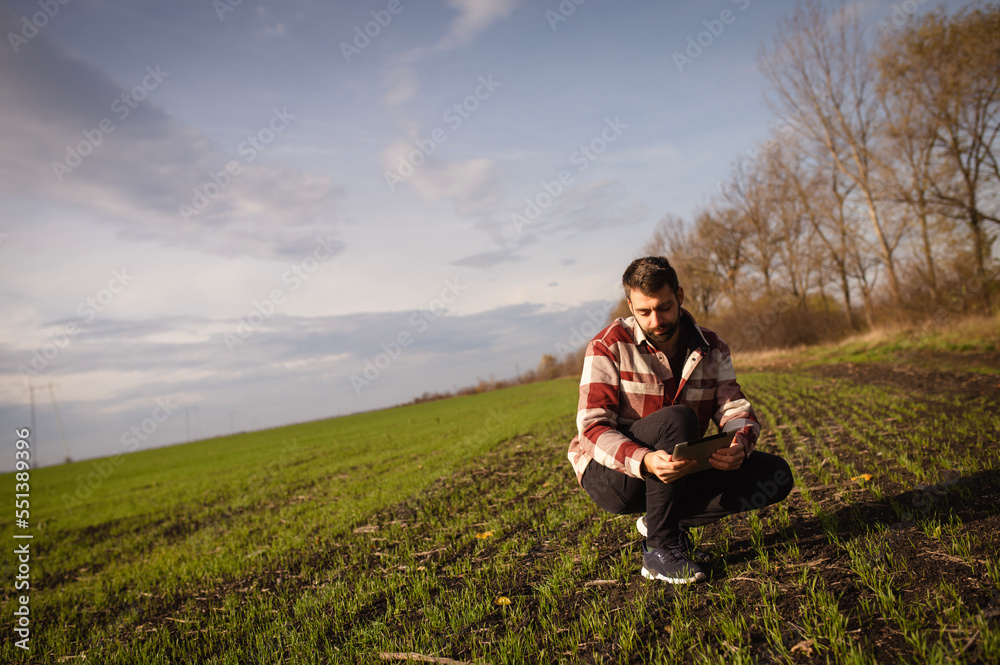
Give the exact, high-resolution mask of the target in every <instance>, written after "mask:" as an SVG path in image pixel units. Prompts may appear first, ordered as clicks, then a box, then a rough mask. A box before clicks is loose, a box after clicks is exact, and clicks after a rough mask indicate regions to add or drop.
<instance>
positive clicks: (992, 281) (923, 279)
mask: <svg viewBox="0 0 1000 665" xmlns="http://www.w3.org/2000/svg"><path fill="white" fill-rule="evenodd" d="M857 8H858V5H856V4H855V5H851V6H848V5H845V4H841V5H839V6H837V7H835V8H832V9H831V8H828V7H826V6H825V5H824V3H823V2H821V1H820V0H804V1H802V2H800V3H799V4H798V5H797V6H796V7H795V9H794V10H793V12H792V13H791V15H790V16H789V17H788V18H786V19H783V20H782V21H781V22H780V23H779V25H778V30H777V32H776V34H777V37H776V38H775V40H774V42H773V43H772V44H771V45H770V46H765V47H762V49H761V50H760V52H759V54H758V59H757V64H758V68H759V70H760V71H761V73H762V74H763V75H764V79H765V81H766V90H765V96H766V98H767V101H768V103H769V105H770V107H771V109H772V111H773V112H774V113H775V121H774V123H773V125H772V127H771V128H770V131H769V136H768V138H767V139H766V140H764V141H763V142H761V144H760V145H758V146H755V147H754V149H752V150H750V151H748V153H747V154H745V155H743V156H742V157H740V158H738V159H737V160H735V162H734V163H733V164H732V166H731V170H730V173H729V175H728V177H727V178H726V179H725V180H724V181H722V182H720V184H719V187H718V191H717V192H714V193H713V194H712V195H711V196H710V197H709V200H708V202H707V203H706V204H704V205H703V206H701V207H700V208H698V209H697V210H695V211H694V212H693V213H692V214H691V215H690V216H689V217H687V218H685V217H682V216H679V215H674V214H669V215H666V216H665V217H664V218H663V219H662V220H661V221H660V222H659V224H658V225H657V227H656V229H655V230H654V232H653V235H652V237H651V238H650V239H649V240H648V242H647V243H646V244H645V245H644V246H643V247H642V249H641V251H640V253H639V256H646V255H663V256H666V257H668V258H669V259H670V261H671V263H672V264H673V265H674V266H675V267H676V269H677V271H678V274H679V277H680V281H681V284H682V286H684V288H685V294H686V298H687V299H686V301H685V306H686V307H687V308H688V309H690V310H691V311H692V313H693V314H694V315H695V317H696V318H697V319H698V321H699V323H702V324H703V325H707V326H709V327H711V328H713V329H715V330H717V331H718V332H719V334H720V336H721V337H722V338H723V339H725V340H727V342H728V343H729V344H730V346H731V347H732V348H733V349H734V350H737V351H738V350H749V349H762V348H777V347H785V346H790V345H796V344H811V343H818V342H822V341H829V340H831V339H836V338H838V337H841V336H843V335H845V334H848V333H851V332H854V331H859V330H863V329H865V328H870V327H872V326H874V325H877V324H880V323H886V322H893V321H899V320H905V321H907V322H920V321H933V322H934V323H935V324H942V323H945V324H946V323H947V321H948V320H953V318H954V317H956V316H960V315H965V314H968V313H975V312H980V313H992V312H994V311H996V306H997V299H998V297H1000V288H998V287H1000V266H998V263H1000V262H998V259H997V255H996V244H997V243H996V241H997V237H998V232H1000V164H998V159H997V137H998V133H1000V5H997V4H977V5H972V6H968V7H965V8H962V9H960V10H958V11H957V12H955V13H954V14H951V15H949V14H948V13H946V11H945V10H944V9H941V8H939V9H934V10H931V11H928V12H926V13H925V14H923V15H922V16H920V17H909V19H908V20H902V19H903V18H904V16H903V15H902V12H900V11H898V7H897V8H896V9H897V11H894V12H893V14H892V15H891V16H888V17H885V18H884V19H882V20H879V21H877V22H876V23H874V24H873V25H870V26H868V27H867V28H866V27H865V26H864V25H863V23H862V21H861V18H860V16H859V15H858V13H857ZM630 315H631V313H630V312H629V310H628V306H627V304H626V303H625V301H624V299H623V300H622V301H621V302H620V303H619V304H618V306H617V307H616V308H614V309H613V310H612V311H611V313H610V316H609V322H610V321H612V320H614V318H616V317H618V316H624V317H627V316H630ZM584 350H585V345H581V346H580V348H578V349H576V350H574V351H572V352H570V353H566V354H564V355H563V356H562V357H557V356H558V354H546V355H545V356H543V357H542V359H541V361H540V362H539V365H538V367H537V368H536V369H534V370H530V371H528V372H524V373H521V374H520V375H519V376H518V377H517V378H516V379H510V380H503V381H496V380H493V378H492V377H491V378H490V380H489V381H485V380H482V379H480V381H479V382H478V384H477V385H475V386H469V387H467V388H464V389H462V390H459V391H457V394H471V393H477V392H484V391H487V390H493V389H496V388H502V387H506V386H509V385H515V384H518V383H528V382H531V381H539V380H547V379H552V378H556V377H558V376H579V373H580V371H581V369H582V366H583V353H584ZM449 396H451V393H440V394H429V393H425V394H424V395H423V396H421V397H420V398H417V399H416V400H415V401H418V402H419V401H427V400H433V399H441V398H443V397H449Z"/></svg>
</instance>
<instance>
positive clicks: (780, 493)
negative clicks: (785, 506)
mask: <svg viewBox="0 0 1000 665" xmlns="http://www.w3.org/2000/svg"><path fill="white" fill-rule="evenodd" d="M754 456H759V457H758V460H760V461H761V462H765V458H763V455H762V454H761V453H754ZM757 475H758V477H757V479H756V480H755V482H754V490H753V491H752V492H751V493H750V495H749V496H747V497H744V498H743V499H742V500H741V502H740V506H741V508H743V510H753V509H756V508H763V507H764V506H769V505H771V504H775V503H778V502H779V501H783V500H784V499H785V498H787V497H788V495H789V494H790V493H791V491H792V488H793V487H794V486H795V480H794V478H793V476H792V468H791V467H790V466H789V465H788V462H786V461H785V460H784V459H783V458H781V457H778V456H777V455H768V456H767V458H766V463H765V464H764V465H763V466H762V468H761V469H760V472H758V474H757Z"/></svg>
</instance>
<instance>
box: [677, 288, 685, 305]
mask: <svg viewBox="0 0 1000 665" xmlns="http://www.w3.org/2000/svg"><path fill="white" fill-rule="evenodd" d="M683 305H684V287H683V286H678V287H677V306H678V307H682V306H683Z"/></svg>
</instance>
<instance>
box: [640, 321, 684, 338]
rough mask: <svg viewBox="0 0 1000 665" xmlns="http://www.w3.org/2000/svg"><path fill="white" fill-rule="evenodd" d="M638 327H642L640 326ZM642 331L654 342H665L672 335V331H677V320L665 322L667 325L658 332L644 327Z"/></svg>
mask: <svg viewBox="0 0 1000 665" xmlns="http://www.w3.org/2000/svg"><path fill="white" fill-rule="evenodd" d="M639 327H640V328H642V326H639ZM642 332H644V333H645V334H646V337H647V338H649V339H650V340H652V341H654V342H666V341H669V340H670V338H671V337H673V336H674V333H676V332H677V321H674V322H673V323H669V324H667V326H666V327H664V328H663V329H662V330H661V331H660V332H653V331H651V330H646V329H645V328H642Z"/></svg>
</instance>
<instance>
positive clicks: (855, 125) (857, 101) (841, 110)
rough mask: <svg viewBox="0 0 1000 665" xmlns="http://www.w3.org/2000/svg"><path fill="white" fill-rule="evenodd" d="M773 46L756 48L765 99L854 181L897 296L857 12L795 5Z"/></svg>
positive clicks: (811, 0) (879, 124)
mask: <svg viewBox="0 0 1000 665" xmlns="http://www.w3.org/2000/svg"><path fill="white" fill-rule="evenodd" d="M777 34H778V37H777V38H776V42H775V44H774V47H773V49H771V50H770V51H768V50H762V51H761V54H760V57H759V65H760V69H761V72H762V73H763V74H764V76H765V78H766V79H767V80H768V82H769V84H770V88H771V90H770V93H771V94H770V95H769V101H770V103H771V104H772V106H773V107H774V108H775V110H776V112H777V113H779V114H780V115H782V116H784V117H786V118H788V119H791V120H793V122H792V125H793V127H795V128H796V129H797V130H798V131H799V132H800V133H801V135H802V136H803V138H805V139H806V140H808V141H809V142H811V143H814V144H816V145H818V146H821V147H822V148H824V149H825V151H824V153H823V154H824V157H825V159H827V160H828V161H830V162H831V163H832V164H833V166H835V167H836V168H837V170H838V171H839V172H840V173H841V174H843V175H844V176H846V177H847V178H848V179H849V180H850V181H851V182H852V183H853V185H854V186H855V187H856V188H857V190H858V193H859V195H860V196H861V198H862V201H863V204H864V208H865V210H866V212H867V215H868V218H869V221H870V223H871V228H872V232H873V233H874V236H875V241H876V247H877V248H878V251H879V253H880V256H881V260H882V262H883V263H884V265H885V267H886V271H887V272H888V275H889V286H890V289H891V290H892V296H893V299H894V300H895V301H896V302H897V303H898V302H900V301H901V300H902V293H901V290H900V284H899V278H898V276H897V274H896V265H895V257H894V252H895V251H896V248H897V247H898V245H899V242H900V239H901V230H900V229H899V228H894V227H892V226H887V224H886V220H885V219H884V217H883V215H882V214H881V211H880V209H879V192H878V177H877V175H878V174H877V173H876V168H877V166H878V159H876V157H875V156H874V153H875V152H876V151H877V150H878V148H879V142H880V140H881V139H882V137H883V134H884V118H883V116H882V113H881V109H880V106H879V104H878V103H877V99H876V98H875V96H874V94H873V92H874V80H875V79H874V76H875V71H874V69H873V68H872V66H871V62H870V59H869V56H868V49H867V45H866V43H865V38H864V31H863V29H862V27H861V25H860V22H859V21H858V18H857V15H856V13H854V12H851V11H849V10H848V9H847V8H845V7H843V6H841V8H840V9H839V10H838V11H836V12H835V13H834V14H833V15H830V14H828V13H827V11H826V10H825V9H824V7H823V5H822V3H821V2H820V1H819V0H806V1H805V2H802V3H800V4H799V5H797V7H796V9H795V11H794V13H793V15H792V18H791V19H790V20H786V21H782V22H781V23H780V24H779V26H778V31H777Z"/></svg>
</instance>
